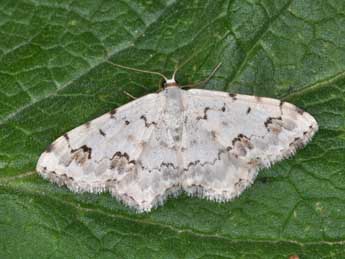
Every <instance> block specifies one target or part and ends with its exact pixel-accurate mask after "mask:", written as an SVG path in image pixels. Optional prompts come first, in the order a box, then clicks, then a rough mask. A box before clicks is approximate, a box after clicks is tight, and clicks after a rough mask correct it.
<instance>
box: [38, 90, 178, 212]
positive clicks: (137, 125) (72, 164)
mask: <svg viewBox="0 0 345 259" xmlns="http://www.w3.org/2000/svg"><path fill="white" fill-rule="evenodd" d="M163 106H164V99H162V96H160V95H158V94H149V95H146V96H144V97H142V98H139V99H136V100H134V101H132V102H130V103H128V104H126V105H124V106H121V107H119V108H118V109H116V110H113V111H111V112H109V113H107V114H104V115H102V116H100V117H98V118H96V119H94V120H92V121H90V122H87V123H85V124H84V125H81V126H79V127H77V128H75V129H73V130H71V131H69V132H67V133H66V134H64V135H63V136H61V137H59V138H58V139H57V140H55V141H54V142H53V143H52V144H51V145H50V146H49V147H48V148H47V150H46V151H45V152H44V153H43V154H42V155H41V156H40V158H39V160H38V163H37V168H36V170H37V171H38V173H39V174H40V175H42V176H43V177H44V178H46V179H48V180H50V181H52V182H55V183H57V184H58V185H66V186H67V187H68V188H69V189H70V190H72V191H75V192H96V193H98V192H103V191H109V192H110V193H111V194H112V195H113V196H115V197H117V198H118V199H119V200H120V201H122V202H124V203H125V204H127V205H128V206H130V207H134V208H135V209H137V210H139V211H146V210H150V209H151V208H152V207H154V206H156V205H157V204H159V203H160V202H162V201H163V200H164V199H165V197H166V192H167V191H169V190H170V191H173V189H174V185H173V183H172V182H171V181H170V180H171V179H170V178H164V176H166V175H170V176H171V175H172V176H174V175H175V171H176V169H175V168H174V167H173V166H172V165H173V164H176V151H173V150H172V149H169V148H165V147H164V146H161V145H160V141H162V140H163V141H164V140H165V138H169V136H168V134H167V132H166V131H164V127H163V126H162V125H160V124H161V122H160V116H161V114H162V110H163ZM160 170H161V171H160Z"/></svg>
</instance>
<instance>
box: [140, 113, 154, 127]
mask: <svg viewBox="0 0 345 259" xmlns="http://www.w3.org/2000/svg"><path fill="white" fill-rule="evenodd" d="M140 119H142V120H144V122H145V127H146V128H148V127H150V126H152V125H154V126H157V123H156V122H155V121H151V122H148V121H147V118H146V116H145V115H141V116H140Z"/></svg>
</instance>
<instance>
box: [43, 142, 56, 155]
mask: <svg viewBox="0 0 345 259" xmlns="http://www.w3.org/2000/svg"><path fill="white" fill-rule="evenodd" d="M54 145H55V144H54V143H52V144H50V145H49V146H48V147H47V148H46V150H45V152H46V153H50V152H52V151H53V150H54Z"/></svg>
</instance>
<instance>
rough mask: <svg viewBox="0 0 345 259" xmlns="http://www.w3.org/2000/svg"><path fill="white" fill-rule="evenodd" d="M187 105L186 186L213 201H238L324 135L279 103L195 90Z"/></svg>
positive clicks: (292, 107) (298, 112)
mask: <svg viewBox="0 0 345 259" xmlns="http://www.w3.org/2000/svg"><path fill="white" fill-rule="evenodd" d="M185 103H186V112H185V114H184V116H185V125H184V127H185V128H184V136H183V144H182V148H181V151H182V152H183V158H184V162H183V167H184V174H183V180H182V186H183V189H184V190H185V191H187V192H188V193H190V194H191V195H198V196H202V197H206V198H209V199H213V200H219V201H226V200H230V199H232V198H234V197H236V196H238V195H239V194H240V193H241V192H242V191H243V190H244V189H245V188H246V187H247V186H249V185H250V184H251V183H253V181H254V179H255V177H256V175H257V173H258V171H259V169H260V168H263V167H269V166H270V165H271V164H274V163H275V162H277V161H279V160H282V159H283V158H287V157H289V156H291V155H293V154H294V153H295V151H296V150H297V149H298V148H300V147H303V146H304V145H305V144H306V143H307V142H308V141H309V140H310V139H311V137H312V136H313V135H314V134H315V132H316V131H317V130H318V125H317V122H316V121H315V119H314V118H313V117H312V116H311V115H310V114H308V113H307V112H304V111H303V110H301V109H299V108H297V107H296V106H295V105H293V104H290V103H287V102H282V101H279V100H276V99H271V98H260V97H255V96H248V95H239V94H237V95H234V94H228V93H224V92H216V91H207V90H199V89H198V90H197V89H195V90H194V89H193V90H189V91H187V92H186V94H185Z"/></svg>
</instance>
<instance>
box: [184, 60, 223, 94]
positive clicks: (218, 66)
mask: <svg viewBox="0 0 345 259" xmlns="http://www.w3.org/2000/svg"><path fill="white" fill-rule="evenodd" d="M221 65H222V62H220V63H218V65H217V66H216V67H215V68H214V69H213V70H212V72H211V73H210V74H209V76H208V77H207V78H206V79H204V80H202V81H199V82H196V83H193V84H188V85H182V86H180V87H181V88H193V87H197V86H201V85H203V84H206V83H208V81H210V80H211V78H212V77H213V76H214V75H215V74H216V72H217V70H218V69H219V68H220V66H221Z"/></svg>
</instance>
